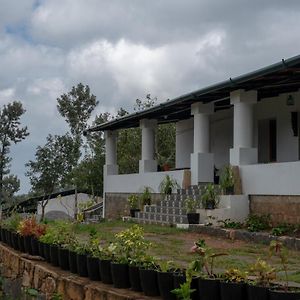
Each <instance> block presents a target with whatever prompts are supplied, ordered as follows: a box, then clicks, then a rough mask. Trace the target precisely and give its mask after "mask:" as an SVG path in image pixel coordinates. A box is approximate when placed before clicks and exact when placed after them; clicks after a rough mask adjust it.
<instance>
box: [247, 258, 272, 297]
mask: <svg viewBox="0 0 300 300" xmlns="http://www.w3.org/2000/svg"><path fill="white" fill-rule="evenodd" d="M249 272H250V274H251V275H254V276H255V280H253V281H249V282H248V286H247V294H248V300H256V299H261V300H267V299H268V297H269V288H270V283H271V281H272V280H274V279H275V278H276V270H275V268H273V267H272V266H270V265H269V264H268V263H267V262H265V261H264V260H262V259H260V258H258V259H257V260H256V262H255V263H254V264H253V265H252V266H251V268H250V270H249Z"/></svg>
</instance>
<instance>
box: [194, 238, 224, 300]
mask: <svg viewBox="0 0 300 300" xmlns="http://www.w3.org/2000/svg"><path fill="white" fill-rule="evenodd" d="M191 251H192V252H193V253H197V254H198V255H199V259H198V260H196V261H194V262H193V265H194V266H193V269H194V270H195V271H197V272H199V273H200V276H199V279H198V291H199V296H200V299H201V300H218V299H220V280H219V278H218V276H217V275H216V274H215V272H214V262H215V259H216V258H217V257H220V256H224V255H227V253H224V252H219V253H215V252H214V251H213V249H211V248H210V247H208V246H207V245H206V243H205V240H203V239H199V240H198V241H197V242H195V243H194V246H193V247H192V248H191Z"/></svg>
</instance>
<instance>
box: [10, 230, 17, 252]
mask: <svg viewBox="0 0 300 300" xmlns="http://www.w3.org/2000/svg"><path fill="white" fill-rule="evenodd" d="M11 242H12V247H13V248H14V249H15V250H19V244H18V234H17V233H16V232H12V233H11Z"/></svg>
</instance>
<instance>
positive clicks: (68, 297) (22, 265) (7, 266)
mask: <svg viewBox="0 0 300 300" xmlns="http://www.w3.org/2000/svg"><path fill="white" fill-rule="evenodd" d="M25 256H26V255H22V254H21V253H20V252H18V251H15V250H13V249H11V248H9V247H7V246H4V245H3V244H2V243H0V264H1V267H0V269H1V276H2V277H3V278H4V287H6V289H10V291H9V292H10V294H11V295H12V296H13V297H14V298H18V299H19V296H20V294H21V289H22V288H23V289H24V288H34V289H36V290H38V291H40V296H39V297H38V299H52V296H53V294H54V293H57V294H60V295H61V296H62V299H64V300H135V299H136V300H137V299H139V300H141V299H149V300H150V299H152V298H150V297H146V296H144V295H142V294H141V293H136V292H133V291H130V290H124V289H115V288H113V287H112V286H111V285H106V284H103V283H101V282H95V281H90V280H89V279H87V278H82V277H79V276H77V275H74V274H72V273H70V272H66V271H62V270H61V269H59V268H56V267H53V266H51V265H49V264H48V263H46V262H43V261H40V260H31V259H28V258H26V257H25ZM21 299H23V298H21Z"/></svg>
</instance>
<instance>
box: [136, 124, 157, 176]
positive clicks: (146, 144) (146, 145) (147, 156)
mask: <svg viewBox="0 0 300 300" xmlns="http://www.w3.org/2000/svg"><path fill="white" fill-rule="evenodd" d="M156 126H157V121H156V120H148V119H142V120H141V121H140V128H141V129H142V159H141V160H140V162H139V172H140V173H146V172H156V171H157V162H156V160H155V159H154V154H155V129H156Z"/></svg>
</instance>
